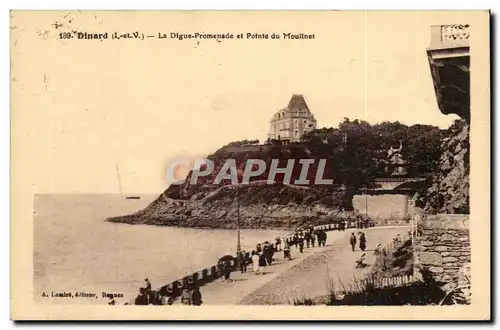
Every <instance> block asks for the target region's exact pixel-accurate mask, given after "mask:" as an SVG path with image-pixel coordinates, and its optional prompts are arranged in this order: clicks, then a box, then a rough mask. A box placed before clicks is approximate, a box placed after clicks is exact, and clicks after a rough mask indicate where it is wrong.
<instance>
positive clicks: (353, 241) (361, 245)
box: [349, 232, 366, 252]
mask: <svg viewBox="0 0 500 330" xmlns="http://www.w3.org/2000/svg"><path fill="white" fill-rule="evenodd" d="M357 241H358V240H357V239H356V235H355V234H354V233H352V234H351V237H349V244H350V245H351V248H352V252H355V251H356V243H357ZM359 249H360V250H361V251H363V252H365V250H366V236H365V233H363V232H359Z"/></svg>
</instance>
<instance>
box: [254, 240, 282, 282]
mask: <svg viewBox="0 0 500 330" xmlns="http://www.w3.org/2000/svg"><path fill="white" fill-rule="evenodd" d="M278 242H279V244H277V243H278ZM279 250H281V239H279V238H278V239H276V240H275V245H274V246H273V245H272V244H271V243H269V242H268V241H265V242H264V244H257V246H256V247H255V250H253V251H252V253H251V260H250V262H251V263H252V266H253V272H254V274H256V275H259V274H260V275H262V274H264V269H265V268H266V266H270V265H271V264H272V263H273V256H274V253H275V252H276V251H279Z"/></svg>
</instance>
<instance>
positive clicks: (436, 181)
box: [423, 120, 469, 214]
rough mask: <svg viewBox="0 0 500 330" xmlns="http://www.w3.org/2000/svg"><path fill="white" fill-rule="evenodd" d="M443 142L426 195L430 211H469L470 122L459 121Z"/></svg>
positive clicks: (427, 209) (465, 212)
mask: <svg viewBox="0 0 500 330" xmlns="http://www.w3.org/2000/svg"><path fill="white" fill-rule="evenodd" d="M446 136H447V137H446V138H445V139H444V140H443V142H442V145H441V150H442V154H441V158H440V160H439V165H438V169H437V172H436V173H435V174H434V176H433V178H432V184H431V186H430V188H429V189H428V190H427V192H426V193H425V195H424V196H423V201H424V202H425V208H424V210H425V211H426V212H428V213H464V214H468V213H469V124H467V122H466V121H464V120H457V121H455V123H454V124H453V125H452V126H451V127H450V128H449V130H448V133H447V134H446Z"/></svg>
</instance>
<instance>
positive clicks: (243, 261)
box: [238, 250, 247, 274]
mask: <svg viewBox="0 0 500 330" xmlns="http://www.w3.org/2000/svg"><path fill="white" fill-rule="evenodd" d="M238 262H239V263H240V265H239V266H240V271H241V273H242V274H243V273H246V272H247V260H246V252H245V250H242V251H241V252H240V255H239V258H238Z"/></svg>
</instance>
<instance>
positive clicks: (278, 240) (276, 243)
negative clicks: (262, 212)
mask: <svg viewBox="0 0 500 330" xmlns="http://www.w3.org/2000/svg"><path fill="white" fill-rule="evenodd" d="M274 244H275V246H276V251H281V237H279V236H278V237H276V239H275V240H274Z"/></svg>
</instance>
